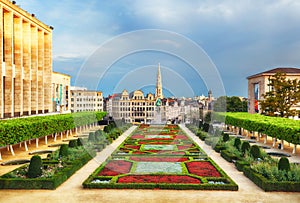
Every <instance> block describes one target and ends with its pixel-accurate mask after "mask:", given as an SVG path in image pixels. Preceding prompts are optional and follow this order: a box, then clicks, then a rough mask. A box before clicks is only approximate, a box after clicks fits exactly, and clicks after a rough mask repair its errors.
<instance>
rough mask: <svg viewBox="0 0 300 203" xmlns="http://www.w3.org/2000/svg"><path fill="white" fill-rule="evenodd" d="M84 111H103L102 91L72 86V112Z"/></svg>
mask: <svg viewBox="0 0 300 203" xmlns="http://www.w3.org/2000/svg"><path fill="white" fill-rule="evenodd" d="M83 111H103V95H102V92H100V91H93V90H87V89H86V88H78V87H71V112H72V113H73V112H83Z"/></svg>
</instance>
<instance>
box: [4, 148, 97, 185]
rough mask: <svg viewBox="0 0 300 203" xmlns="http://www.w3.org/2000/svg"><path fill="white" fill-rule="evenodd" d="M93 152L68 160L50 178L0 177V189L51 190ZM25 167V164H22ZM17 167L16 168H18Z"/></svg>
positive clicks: (80, 165)
mask: <svg viewBox="0 0 300 203" xmlns="http://www.w3.org/2000/svg"><path fill="white" fill-rule="evenodd" d="M93 156H95V154H92V155H90V154H89V153H85V154H83V155H82V156H81V158H79V159H76V160H75V161H73V162H69V163H68V166H67V167H65V168H64V169H62V170H61V171H59V172H58V173H56V174H55V175H54V176H52V177H51V178H26V179H25V178H7V175H6V174H5V175H3V176H1V177H0V189H50V190H53V189H55V188H57V187H58V186H59V185H61V184H62V183H63V182H65V181H66V180H67V179H68V178H69V177H71V176H72V175H73V174H74V173H75V172H76V171H77V170H79V169H80V168H81V167H82V166H83V165H85V164H86V163H87V162H88V161H89V160H91V159H92V157H93ZM22 167H25V166H22ZM22 167H19V168H17V169H15V170H14V171H16V170H20V169H21V168H22Z"/></svg>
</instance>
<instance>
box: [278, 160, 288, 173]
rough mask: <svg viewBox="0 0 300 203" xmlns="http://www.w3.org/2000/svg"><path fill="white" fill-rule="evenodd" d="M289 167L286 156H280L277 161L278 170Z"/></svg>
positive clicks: (286, 169)
mask: <svg viewBox="0 0 300 203" xmlns="http://www.w3.org/2000/svg"><path fill="white" fill-rule="evenodd" d="M290 169H291V168H290V162H289V160H288V158H286V157H281V158H280V160H279V162H278V170H282V171H283V170H285V171H289V170H290Z"/></svg>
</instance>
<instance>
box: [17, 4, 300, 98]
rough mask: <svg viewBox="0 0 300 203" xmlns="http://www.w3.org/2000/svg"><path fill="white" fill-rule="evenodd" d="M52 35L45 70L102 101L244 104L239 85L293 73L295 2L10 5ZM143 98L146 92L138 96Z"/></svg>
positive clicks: (297, 43)
mask: <svg viewBox="0 0 300 203" xmlns="http://www.w3.org/2000/svg"><path fill="white" fill-rule="evenodd" d="M17 5H19V6H20V7H21V8H22V9H24V10H26V11H28V12H29V13H34V14H35V16H36V18H38V19H39V20H41V21H42V22H44V23H45V24H47V25H51V26H52V27H54V30H53V53H52V54H53V70H54V71H57V72H62V73H65V74H69V75H71V76H72V85H75V86H85V87H87V88H88V89H98V90H101V91H102V92H103V93H104V96H107V95H111V94H113V93H116V92H121V91H122V90H123V89H127V90H128V91H134V90H136V89H142V90H144V91H152V93H154V92H153V90H154V87H155V84H156V74H157V73H156V72H157V67H158V64H159V63H160V66H161V72H162V83H163V86H164V94H165V95H166V96H176V97H181V96H185V97H191V96H196V95H202V94H204V95H207V92H208V90H209V89H212V91H213V94H214V96H221V95H225V94H226V95H228V96H244V97H247V95H248V93H247V86H248V84H247V77H248V76H250V75H253V74H256V73H259V72H263V71H266V70H270V69H273V68H276V67H300V57H299V56H300V26H299V25H300V12H299V11H300V1H297V0H294V1H292V0H243V1H235V0H223V1H221V0H207V1H205V0H201V1H200V0H198V1H196V0H190V1H179V0H164V1H160V0H151V1H146V0H130V1H129V0H128V1H127V0H114V1H109V0H107V1H106V0H85V1H77V0H43V1H41V0H17ZM145 93H148V92H145Z"/></svg>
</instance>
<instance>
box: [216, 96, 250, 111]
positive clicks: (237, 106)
mask: <svg viewBox="0 0 300 203" xmlns="http://www.w3.org/2000/svg"><path fill="white" fill-rule="evenodd" d="M247 108H248V104H247V101H242V100H241V99H240V98H239V97H236V96H232V97H227V96H221V97H219V98H218V99H217V101H216V102H214V108H213V109H214V111H216V112H225V111H227V112H246V111H247V110H248V109H247Z"/></svg>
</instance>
